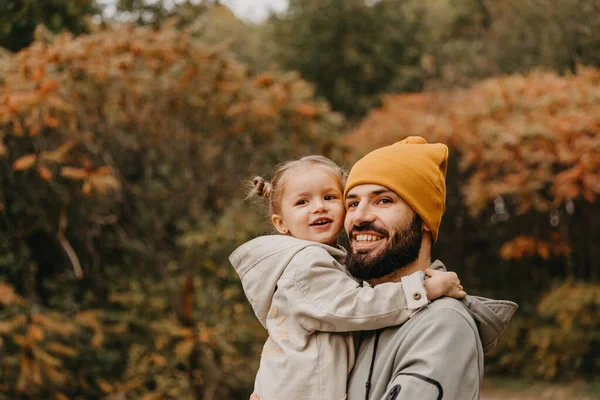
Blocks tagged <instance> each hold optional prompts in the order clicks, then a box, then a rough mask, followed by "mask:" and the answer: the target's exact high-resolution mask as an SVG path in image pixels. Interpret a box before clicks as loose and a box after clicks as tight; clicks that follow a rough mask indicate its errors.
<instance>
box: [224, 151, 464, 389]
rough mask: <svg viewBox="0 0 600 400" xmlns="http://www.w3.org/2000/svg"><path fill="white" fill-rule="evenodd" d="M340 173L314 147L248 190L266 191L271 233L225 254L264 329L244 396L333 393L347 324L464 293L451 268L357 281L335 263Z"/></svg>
mask: <svg viewBox="0 0 600 400" xmlns="http://www.w3.org/2000/svg"><path fill="white" fill-rule="evenodd" d="M343 177H344V173H343V171H342V170H341V168H340V167H338V166H337V165H336V164H335V163H334V162H333V161H331V160H329V159H327V158H325V157H321V156H309V157H304V158H302V159H300V160H297V161H290V162H288V163H286V164H284V165H282V166H281V167H280V168H279V169H278V170H277V172H276V173H275V175H274V177H273V179H272V182H271V183H268V182H265V181H264V180H263V179H262V178H260V177H257V178H255V179H254V188H253V190H252V191H251V193H250V195H252V196H259V197H263V198H267V199H269V204H270V209H271V214H272V217H271V220H272V222H273V225H274V226H275V228H276V229H277V231H278V232H279V233H280V234H281V235H271V236H262V237H258V238H256V239H253V240H251V241H249V242H247V243H245V244H244V245H242V246H240V247H239V248H238V249H237V250H235V251H234V252H233V253H232V254H231V256H230V257H229V260H230V261H231V263H232V265H233V266H234V268H235V269H236V271H237V273H238V274H239V276H240V278H241V280H242V285H243V287H244V291H245V293H246V295H247V297H248V300H249V301H250V303H251V304H252V308H253V309H254V312H255V313H256V316H257V317H258V319H259V320H260V322H261V324H262V325H263V326H264V327H265V328H266V329H267V331H268V333H269V338H268V339H267V342H266V343H265V345H264V348H263V352H262V356H261V361H260V368H259V370H258V374H257V376H256V381H255V386H254V394H253V395H252V399H261V400H307V399H310V400H341V399H344V398H345V396H346V379H347V376H348V374H349V372H350V370H351V369H352V367H353V365H354V343H353V336H352V333H351V332H352V331H359V330H374V329H380V328H384V327H388V326H393V325H400V324H402V323H404V322H406V321H407V320H408V318H410V316H411V314H413V313H414V312H415V311H416V310H418V309H419V308H421V307H423V306H424V305H426V304H428V302H429V300H433V299H436V298H438V297H440V296H442V295H446V296H452V297H456V298H462V297H464V296H465V295H466V293H465V292H464V291H463V290H462V286H460V281H459V280H458V277H457V276H456V274H455V273H453V272H440V271H429V270H428V271H427V274H428V275H430V276H431V278H430V279H427V280H426V281H425V282H424V283H423V279H424V274H423V272H421V271H419V272H417V273H414V274H412V275H410V276H408V277H404V278H402V282H399V283H383V284H380V285H377V286H375V287H370V286H368V285H362V284H360V283H358V282H356V281H355V280H354V279H353V278H351V277H350V276H349V275H348V274H347V272H346V270H345V269H344V266H343V265H344V262H345V258H346V252H345V250H344V249H343V248H342V247H340V246H337V239H338V235H339V233H340V231H341V230H342V228H343V224H344V216H345V209H344V205H343V203H342V193H343Z"/></svg>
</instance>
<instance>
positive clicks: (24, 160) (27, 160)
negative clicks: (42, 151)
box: [13, 154, 37, 171]
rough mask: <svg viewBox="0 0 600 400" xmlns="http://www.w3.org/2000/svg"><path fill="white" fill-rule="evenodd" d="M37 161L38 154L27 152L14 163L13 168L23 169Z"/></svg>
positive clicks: (16, 169)
mask: <svg viewBox="0 0 600 400" xmlns="http://www.w3.org/2000/svg"><path fill="white" fill-rule="evenodd" d="M36 161H37V156H36V155H35V154H27V155H26V156H23V157H21V158H19V159H17V160H16V161H15V162H14V163H13V169H14V170H15V171H22V170H24V169H28V168H31V167H33V165H34V164H35V162H36Z"/></svg>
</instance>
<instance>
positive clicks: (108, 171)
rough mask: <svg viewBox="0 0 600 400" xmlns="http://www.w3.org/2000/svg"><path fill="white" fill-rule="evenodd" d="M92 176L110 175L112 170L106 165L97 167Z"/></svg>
mask: <svg viewBox="0 0 600 400" xmlns="http://www.w3.org/2000/svg"><path fill="white" fill-rule="evenodd" d="M94 175H102V176H106V175H112V168H111V167H109V166H107V165H103V166H101V167H98V168H97V169H96V171H94Z"/></svg>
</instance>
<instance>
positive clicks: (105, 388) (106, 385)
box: [96, 378, 113, 393]
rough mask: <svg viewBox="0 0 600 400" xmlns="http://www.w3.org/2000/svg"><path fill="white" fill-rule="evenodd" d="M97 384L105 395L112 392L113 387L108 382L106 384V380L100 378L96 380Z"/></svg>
mask: <svg viewBox="0 0 600 400" xmlns="http://www.w3.org/2000/svg"><path fill="white" fill-rule="evenodd" d="M96 383H97V384H98V387H99V388H100V389H102V391H103V392H104V393H110V392H112V389H113V388H112V385H111V384H110V383H108V382H106V381H105V380H104V379H101V378H98V379H96Z"/></svg>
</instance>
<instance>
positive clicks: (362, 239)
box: [356, 235, 381, 242]
mask: <svg viewBox="0 0 600 400" xmlns="http://www.w3.org/2000/svg"><path fill="white" fill-rule="evenodd" d="M379 239H381V238H380V237H379V236H374V235H356V241H357V242H375V241H376V240H379Z"/></svg>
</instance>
